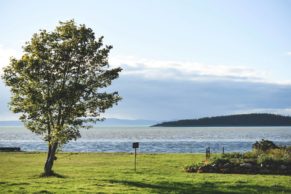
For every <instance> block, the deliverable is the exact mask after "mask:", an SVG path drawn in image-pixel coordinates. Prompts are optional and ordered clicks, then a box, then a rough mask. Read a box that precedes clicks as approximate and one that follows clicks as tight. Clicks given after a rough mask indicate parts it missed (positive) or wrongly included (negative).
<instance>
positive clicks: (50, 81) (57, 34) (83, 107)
mask: <svg viewBox="0 0 291 194" xmlns="http://www.w3.org/2000/svg"><path fill="white" fill-rule="evenodd" d="M111 49H112V46H107V45H103V37H100V38H99V39H98V40H96V39H95V35H94V32H93V31H92V29H90V28H87V27H86V26H85V25H79V26H77V25H76V24H75V22H74V20H70V21H67V22H60V23H59V26H57V27H56V29H55V30H54V31H52V32H47V31H46V30H40V31H39V33H35V34H34V35H33V37H32V38H31V40H30V41H29V42H26V44H25V46H24V47H23V51H24V54H23V56H22V57H21V59H19V60H17V59H15V58H11V59H10V64H9V65H8V66H7V67H5V68H4V74H3V76H2V78H3V80H4V81H5V83H6V85H7V86H9V87H10V89H11V93H12V97H11V102H10V109H11V110H12V111H13V112H15V113H20V115H21V116H20V120H21V121H22V122H23V123H24V125H25V126H26V127H27V128H28V129H30V130H31V131H32V132H34V133H37V134H40V135H42V136H43V138H44V140H45V141H47V142H48V153H47V159H46V162H45V166H44V175H45V176H50V175H53V174H54V172H53V171H52V167H53V163H54V160H55V159H56V151H57V149H58V148H59V147H60V146H62V145H64V144H65V143H67V142H69V141H70V140H73V139H75V140H76V139H77V138H79V137H80V132H79V129H80V128H89V127H90V123H92V122H96V121H99V120H103V118H101V115H100V114H101V113H104V112H105V110H106V109H108V108H110V107H112V106H113V105H114V104H117V102H118V101H119V100H120V99H121V97H120V96H119V95H118V92H111V93H110V92H109V93H108V92H105V88H106V87H107V86H109V85H111V82H112V80H114V79H116V78H118V76H119V72H120V71H121V68H111V69H110V67H109V64H108V54H109V51H110V50H111Z"/></svg>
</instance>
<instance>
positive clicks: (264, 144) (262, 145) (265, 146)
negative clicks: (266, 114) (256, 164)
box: [252, 139, 279, 152]
mask: <svg viewBox="0 0 291 194" xmlns="http://www.w3.org/2000/svg"><path fill="white" fill-rule="evenodd" d="M252 148H253V149H256V150H260V151H263V152H266V151H268V150H270V149H277V148H279V147H278V146H277V145H276V144H274V143H273V142H272V141H269V140H264V139H262V140H261V141H256V143H254V144H253V145H252Z"/></svg>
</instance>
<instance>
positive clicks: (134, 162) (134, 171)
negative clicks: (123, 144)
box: [134, 148, 136, 172]
mask: <svg viewBox="0 0 291 194" xmlns="http://www.w3.org/2000/svg"><path fill="white" fill-rule="evenodd" d="M134 172H136V148H134Z"/></svg>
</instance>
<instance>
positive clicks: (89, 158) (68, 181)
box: [0, 152, 291, 194]
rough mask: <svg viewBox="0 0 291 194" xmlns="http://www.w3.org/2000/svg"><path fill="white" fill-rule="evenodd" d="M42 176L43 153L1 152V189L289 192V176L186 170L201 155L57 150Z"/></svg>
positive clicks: (4, 191)
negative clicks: (51, 171)
mask: <svg viewBox="0 0 291 194" xmlns="http://www.w3.org/2000/svg"><path fill="white" fill-rule="evenodd" d="M57 156H58V160H57V161H56V162H55V166H54V171H55V172H57V173H59V174H61V175H63V176H64V178H56V177H50V178H40V177H39V175H40V173H41V172H42V171H43V165H44V161H45V157H46V155H45V153H29V152H28V153H25V152H21V153H0V193H248V194H250V193H291V176H277V175H276V176H274V175H239V174H196V173H185V172H184V171H183V167H184V166H185V165H187V164H191V163H193V161H194V162H200V161H201V160H203V158H204V155H201V154H139V155H138V158H137V159H138V165H137V172H134V170H133V164H134V163H133V161H134V155H132V154H127V153H59V154H58V155H57Z"/></svg>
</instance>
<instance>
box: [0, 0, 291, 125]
mask: <svg viewBox="0 0 291 194" xmlns="http://www.w3.org/2000/svg"><path fill="white" fill-rule="evenodd" d="M0 18H1V20H0V29H1V30H0V68H2V67H4V66H6V65H8V64H9V57H11V56H14V57H20V56H21V54H22V46H23V45H24V43H25V42H26V41H29V40H30V38H31V37H32V35H33V33H36V32H38V30H39V29H47V30H49V31H51V30H53V29H54V28H55V26H57V25H58V22H59V21H67V20H70V19H74V20H75V21H76V22H77V23H78V24H86V26H87V27H90V28H92V29H93V30H94V32H95V34H96V37H99V36H101V35H103V36H104V37H105V38H104V42H105V43H106V44H110V45H113V50H112V52H111V53H110V56H109V61H110V65H111V67H117V66H121V67H122V68H123V72H122V73H121V75H120V78H119V79H117V80H115V81H114V82H113V85H112V86H111V87H110V88H109V90H117V91H119V93H120V95H121V96H122V97H123V100H122V101H121V102H120V103H119V105H118V106H115V107H114V108H111V109H110V110H108V111H107V112H106V114H105V116H106V117H111V118H120V119H146V120H158V121H167V120H174V119H189V118H199V117H205V116H217V115H228V114H240V113H252V112H267V113H276V114H283V115H291V25H290V21H291V1H290V0H280V1H274V0H236V1H232V0H220V1H216V0H205V1H198V0H197V1H195V0H139V1H134V0H123V1H117V0H115V1H114V0H107V1H98V0H94V1H93V0H91V1H90V0H82V1H77V0H62V1H57V0H50V1H37V0H26V1H21V0H9V1H4V0H0ZM1 71H2V70H0V73H2V72H1ZM9 98H10V92H9V88H7V87H6V86H5V85H4V83H3V81H2V80H0V120H15V119H17V118H18V115H15V114H13V113H12V112H10V111H9V108H8V102H9Z"/></svg>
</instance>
